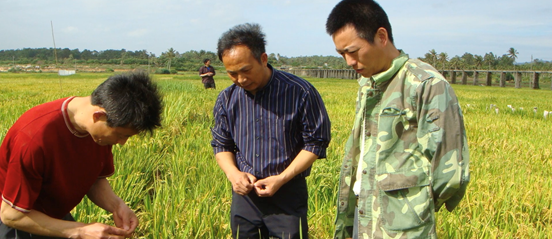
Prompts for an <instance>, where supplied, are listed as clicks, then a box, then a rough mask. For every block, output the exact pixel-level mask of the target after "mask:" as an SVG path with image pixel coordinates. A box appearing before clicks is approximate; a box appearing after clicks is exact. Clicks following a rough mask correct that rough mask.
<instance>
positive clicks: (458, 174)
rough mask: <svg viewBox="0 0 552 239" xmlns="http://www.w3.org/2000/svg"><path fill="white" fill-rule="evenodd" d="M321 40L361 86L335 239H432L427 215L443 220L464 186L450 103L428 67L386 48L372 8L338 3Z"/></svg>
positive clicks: (460, 129)
mask: <svg viewBox="0 0 552 239" xmlns="http://www.w3.org/2000/svg"><path fill="white" fill-rule="evenodd" d="M326 30H327V33H328V34H329V35H331V37H332V39H333V42H334V44H335V49H336V51H337V52H338V53H339V54H340V55H341V56H343V58H344V59H345V61H346V62H347V64H348V65H349V66H351V67H352V68H353V69H355V70H356V72H358V73H359V74H360V75H361V76H362V77H361V78H360V79H359V81H358V82H359V85H360V87H359V91H358V98H357V106H356V116H355V119H354V124H353V130H352V133H351V136H350V137H349V140H348V141H347V143H346V145H345V156H344V159H343V165H342V167H341V176H340V181H339V192H338V196H337V199H338V201H337V218H336V228H335V235H334V238H339V239H341V238H436V237H437V234H436V229H435V212H436V211H438V210H439V209H440V208H441V207H442V206H443V205H445V206H446V208H447V209H448V210H449V211H450V210H452V209H454V208H455V207H456V206H457V205H458V204H459V202H460V200H461V199H462V198H463V196H464V194H465V191H466V187H467V185H468V182H469V152H468V144H467V139H466V131H465V128H464V119H463V116H462V111H461V109H460V105H459V104H458V99H457V97H456V95H455V93H454V90H453V89H452V87H451V86H450V85H449V84H448V82H447V81H446V80H445V78H444V77H443V76H442V75H441V74H440V73H439V72H438V71H437V70H435V68H433V67H432V66H430V65H428V64H426V63H424V62H422V61H420V60H417V59H410V58H409V57H408V55H407V54H406V53H404V52H403V51H402V50H398V49H397V48H396V47H395V45H394V42H393V35H392V32H391V25H390V23H389V20H388V18H387V15H386V13H385V11H384V10H383V9H382V8H381V7H380V6H379V5H378V4H377V3H376V2H374V1H372V0H343V1H341V2H339V3H338V4H337V5H336V6H335V7H334V9H333V10H332V11H331V13H330V15H329V17H328V19H327V22H326Z"/></svg>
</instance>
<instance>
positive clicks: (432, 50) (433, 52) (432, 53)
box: [429, 49, 437, 66]
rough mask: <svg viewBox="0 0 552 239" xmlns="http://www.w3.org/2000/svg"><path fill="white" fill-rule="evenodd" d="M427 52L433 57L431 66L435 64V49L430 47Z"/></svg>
mask: <svg viewBox="0 0 552 239" xmlns="http://www.w3.org/2000/svg"><path fill="white" fill-rule="evenodd" d="M429 54H431V57H432V59H433V66H435V60H436V59H437V52H436V51H435V49H431V50H430V51H429Z"/></svg>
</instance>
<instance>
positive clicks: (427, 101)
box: [417, 79, 470, 211]
mask: <svg viewBox="0 0 552 239" xmlns="http://www.w3.org/2000/svg"><path fill="white" fill-rule="evenodd" d="M420 86H421V89H420V92H419V93H420V95H419V96H420V98H419V99H418V103H417V104H418V115H419V118H418V132H417V137H418V142H419V143H420V145H421V146H422V149H423V151H422V153H423V154H424V155H425V156H426V157H427V158H428V159H430V160H431V164H432V171H433V182H432V189H433V195H434V200H435V201H434V203H435V211H438V210H439V209H440V208H441V206H443V204H445V205H446V208H447V210H449V211H452V210H453V209H454V208H455V207H456V206H457V205H458V204H459V203H460V200H461V199H462V198H463V196H464V194H465V192H466V187H467V185H468V183H469V178H470V173H469V151H468V145H467V138H466V132H465V128H464V118H463V115H462V112H461V109H460V105H459V104H458V99H457V98H456V95H455V93H454V91H453V89H452V87H451V86H450V85H449V84H448V83H447V82H446V81H444V80H438V79H430V80H427V81H425V82H423V83H422V84H421V85H420Z"/></svg>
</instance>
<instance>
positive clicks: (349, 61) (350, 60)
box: [343, 54, 357, 66]
mask: <svg viewBox="0 0 552 239" xmlns="http://www.w3.org/2000/svg"><path fill="white" fill-rule="evenodd" d="M343 57H344V58H345V61H346V62H347V65H348V66H355V65H356V64H357V60H356V59H355V58H354V57H353V56H350V55H348V54H345V55H344V56H343Z"/></svg>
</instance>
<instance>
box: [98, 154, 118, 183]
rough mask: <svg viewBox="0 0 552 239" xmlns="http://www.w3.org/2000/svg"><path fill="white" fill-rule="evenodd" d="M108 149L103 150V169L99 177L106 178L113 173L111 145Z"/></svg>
mask: <svg viewBox="0 0 552 239" xmlns="http://www.w3.org/2000/svg"><path fill="white" fill-rule="evenodd" d="M108 148H109V150H106V152H105V157H104V158H105V160H104V162H103V166H104V167H103V169H102V172H101V173H100V177H99V178H107V177H109V176H111V175H113V174H114V173H115V166H113V153H112V152H111V148H112V146H109V147H108Z"/></svg>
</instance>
